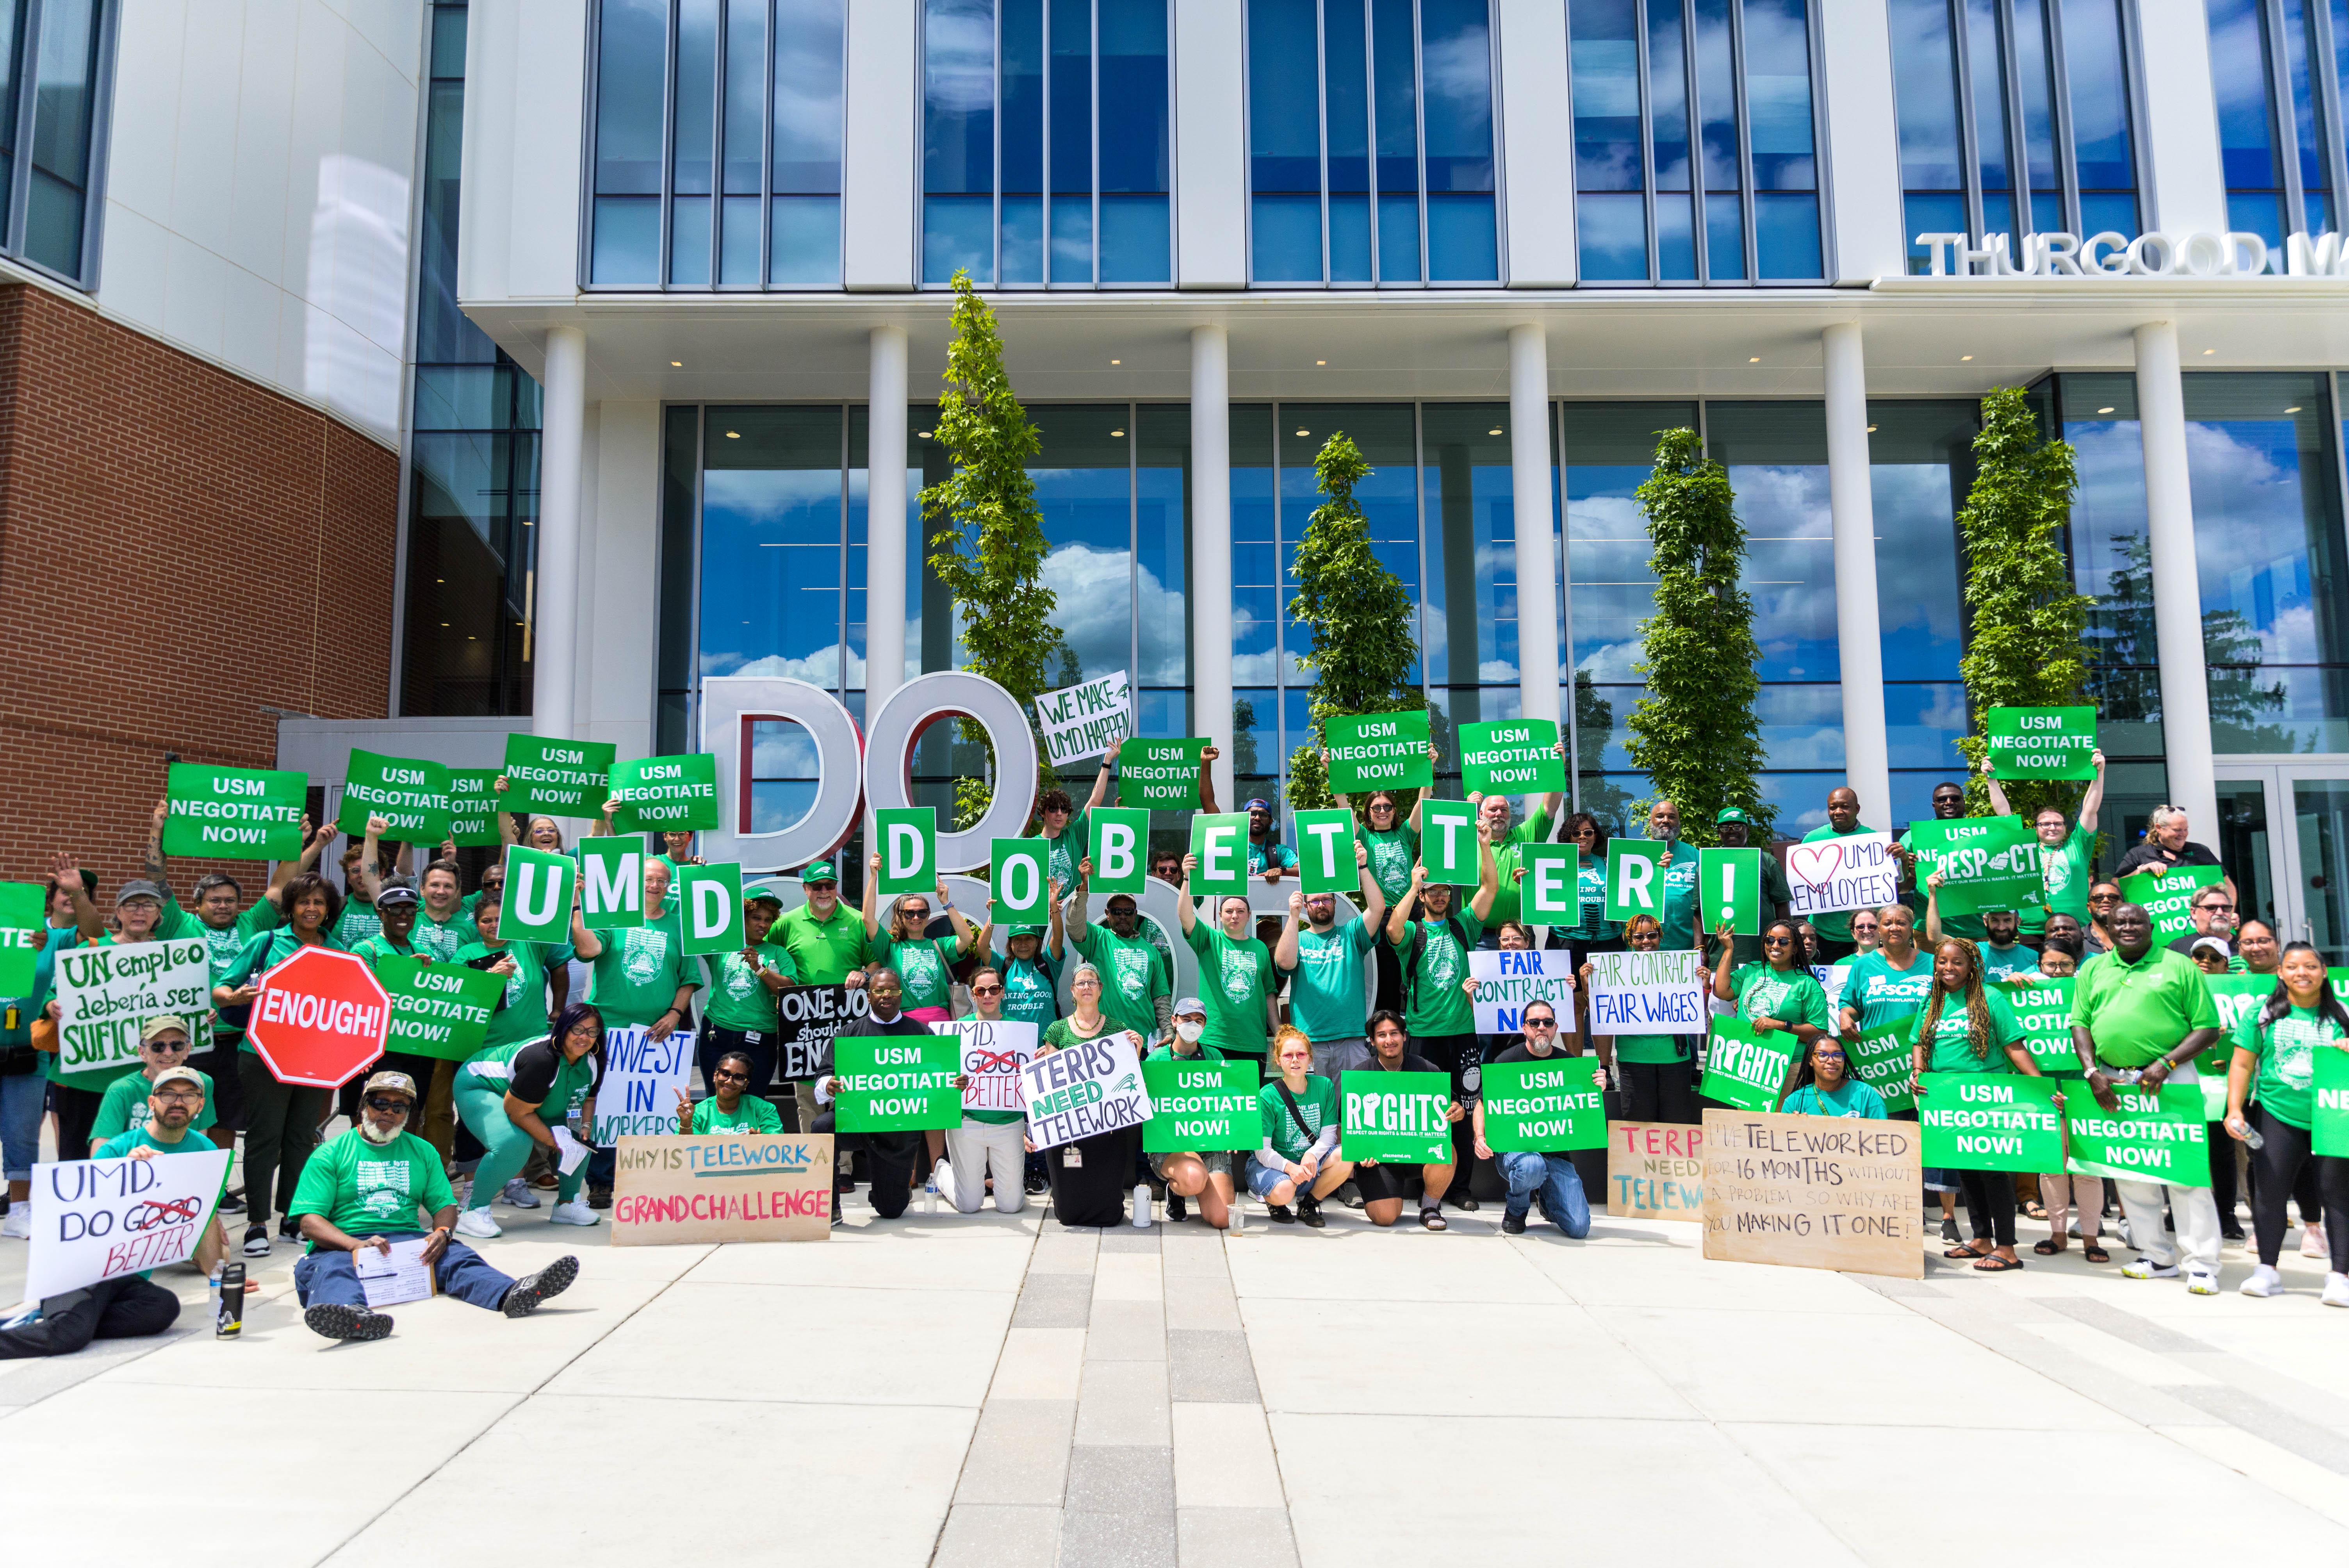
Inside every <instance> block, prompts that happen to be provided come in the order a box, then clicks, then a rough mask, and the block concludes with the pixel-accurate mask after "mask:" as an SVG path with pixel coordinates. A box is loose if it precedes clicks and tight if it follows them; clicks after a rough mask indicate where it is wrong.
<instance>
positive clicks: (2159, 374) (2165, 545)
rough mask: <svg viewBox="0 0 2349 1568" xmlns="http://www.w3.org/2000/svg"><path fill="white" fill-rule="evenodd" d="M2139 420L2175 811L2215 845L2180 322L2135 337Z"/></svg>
mask: <svg viewBox="0 0 2349 1568" xmlns="http://www.w3.org/2000/svg"><path fill="white" fill-rule="evenodd" d="M2137 438H2138V439H2139V440H2140V441H2141V442H2142V443H2143V444H2144V447H2145V525H2146V526H2145V531H2146V539H2147V542H2148V543H2149V544H2150V545H2151V546H2152V548H2153V633H2154V645H2155V647H2156V648H2157V649H2158V650H2159V656H2160V659H2161V737H2162V751H2163V754H2164V756H2165V757H2166V758H2167V759H2168V764H2169V803H2170V804H2171V805H2174V806H2183V807H2184V808H2186V819H2187V827H2188V830H2189V831H2190V832H2191V833H2192V834H2193V835H2194V837H2195V838H2197V839H2199V840H2200V841H2202V842H2204V843H2209V842H2210V841H2211V836H2212V835H2213V834H2215V833H2216V832H2217V831H2218V830H2219V784H2218V779H2217V777H2216V775H2215V774H2214V773H2213V771H2212V769H2211V766H2210V688H2209V684H2208V677H2207V676H2206V675H2205V674H2204V671H2203V668H2202V586H2201V582H2200V578H2199V573H2198V572H2197V570H2196V566H2195V560H2194V497H2193V492H2192V491H2191V490H2189V488H2188V479H2187V471H2186V388H2185V387H2184V385H2183V384H2182V383H2181V382H2180V381H2179V380H2178V327H2177V325H2176V324H2175V323H2173V322H2167V321H2149V322H2147V323H2146V324H2145V325H2143V326H2140V327H2138V328H2137Z"/></svg>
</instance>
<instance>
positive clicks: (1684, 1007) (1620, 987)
mask: <svg viewBox="0 0 2349 1568" xmlns="http://www.w3.org/2000/svg"><path fill="white" fill-rule="evenodd" d="M1704 975H1705V970H1704V954H1702V953H1698V952H1696V951H1695V950H1693V949H1692V948H1679V949H1668V948H1658V949H1657V950H1656V951H1654V952H1652V953H1632V952H1623V953H1594V954H1590V1032H1591V1033H1592V1034H1594V1035H1701V1034H1702V1033H1704V1026H1705V1019H1706V1018H1707V1017H1709V1016H1711V1009H1709V1008H1708V1007H1707V1006H1705V1000H1704V985H1705V980H1704Z"/></svg>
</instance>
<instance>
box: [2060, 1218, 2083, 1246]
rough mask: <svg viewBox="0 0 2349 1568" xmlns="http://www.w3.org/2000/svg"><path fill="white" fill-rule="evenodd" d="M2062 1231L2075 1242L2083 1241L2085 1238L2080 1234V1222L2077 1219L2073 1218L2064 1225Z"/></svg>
mask: <svg viewBox="0 0 2349 1568" xmlns="http://www.w3.org/2000/svg"><path fill="white" fill-rule="evenodd" d="M2064 1234H2065V1235H2067V1236H2069V1237H2071V1238H2072V1239H2073V1240H2074V1241H2075V1242H2085V1241H2086V1240H2087V1238H2086V1237H2085V1236H2084V1235H2082V1234H2080V1222H2079V1221H2077V1220H2075V1221H2073V1222H2071V1223H2070V1224H2068V1225H2066V1226H2064Z"/></svg>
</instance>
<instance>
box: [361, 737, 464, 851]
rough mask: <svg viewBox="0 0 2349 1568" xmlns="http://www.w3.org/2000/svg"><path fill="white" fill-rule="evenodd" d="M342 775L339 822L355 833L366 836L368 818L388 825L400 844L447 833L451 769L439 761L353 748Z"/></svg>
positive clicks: (433, 839) (427, 840) (390, 836)
mask: <svg viewBox="0 0 2349 1568" xmlns="http://www.w3.org/2000/svg"><path fill="white" fill-rule="evenodd" d="M343 778H344V783H343V805H342V810H341V811H339V812H338V813H337V814H336V818H335V825H336V827H338V828H340V829H342V830H343V831H344V832H346V833H348V834H349V835H350V836H351V837H352V838H354V839H358V838H364V837H366V836H367V819H368V818H370V817H381V818H382V819H383V820H385V822H387V823H388V824H389V830H388V831H387V832H386V833H385V834H384V837H385V838H387V839H389V840H391V841H394V842H396V843H402V844H437V843H439V842H440V841H441V840H443V839H445V838H447V837H448V836H449V769H447V768H445V767H443V766H442V765H441V764H440V763H438V762H427V761H424V760H422V759H421V758H412V757H379V756H378V755H377V754H376V753H374V752H372V751H359V750H356V749H355V750H353V751H352V752H351V759H350V762H349V764H348V766H347V768H346V769H344V774H343Z"/></svg>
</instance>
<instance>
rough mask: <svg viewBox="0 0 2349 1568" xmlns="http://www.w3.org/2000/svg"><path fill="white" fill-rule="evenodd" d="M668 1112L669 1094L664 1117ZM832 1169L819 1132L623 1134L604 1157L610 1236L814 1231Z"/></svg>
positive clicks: (744, 1237) (666, 1242)
mask: <svg viewBox="0 0 2349 1568" xmlns="http://www.w3.org/2000/svg"><path fill="white" fill-rule="evenodd" d="M676 1118H677V1108H676V1104H675V1102H674V1101H672V1102H671V1104H670V1107H669V1119H670V1123H671V1125H672V1126H674V1125H675V1123H676ZM832 1172H833V1140H832V1137H831V1135H830V1134H829V1133H827V1134H825V1135H823V1136H822V1137H799V1136H795V1135H778V1134H776V1133H771V1132H754V1133H742V1134H735V1135H732V1136H729V1137H718V1136H714V1135H712V1136H703V1137H694V1138H679V1137H678V1136H677V1135H676V1134H674V1133H669V1134H667V1135H663V1136H659V1137H632V1138H624V1139H622V1140H620V1147H619V1149H618V1150H617V1151H616V1154H615V1156H614V1161H613V1180H612V1245H614V1246H616V1247H647V1246H681V1245H687V1244H691V1243H712V1242H821V1241H824V1240H827V1239H829V1238H830V1236H831V1235H832Z"/></svg>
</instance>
